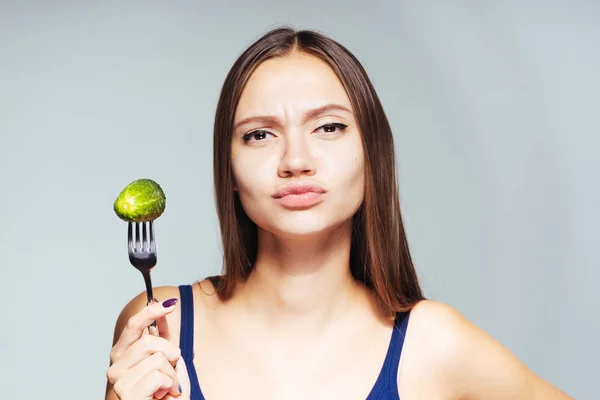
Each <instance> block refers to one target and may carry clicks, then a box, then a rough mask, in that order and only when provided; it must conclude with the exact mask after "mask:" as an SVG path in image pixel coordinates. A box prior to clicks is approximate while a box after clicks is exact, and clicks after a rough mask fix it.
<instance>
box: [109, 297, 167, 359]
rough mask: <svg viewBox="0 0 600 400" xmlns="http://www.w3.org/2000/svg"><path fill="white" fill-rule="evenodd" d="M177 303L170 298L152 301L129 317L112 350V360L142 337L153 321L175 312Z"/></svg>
mask: <svg viewBox="0 0 600 400" xmlns="http://www.w3.org/2000/svg"><path fill="white" fill-rule="evenodd" d="M176 303H177V299H169V300H167V301H164V302H163V303H152V304H150V305H148V306H146V307H144V308H142V309H141V310H140V311H139V312H138V313H137V314H135V315H133V316H132V317H131V318H129V320H128V321H127V325H126V326H125V328H124V329H123V332H121V336H120V337H119V340H118V341H117V343H115V345H114V346H113V349H112V351H111V361H114V360H115V359H117V358H119V357H120V356H121V354H123V353H124V352H125V351H126V350H127V349H128V348H129V346H131V345H132V344H133V343H134V342H135V341H137V340H138V339H139V338H140V337H142V335H143V334H144V331H145V330H146V328H147V327H148V326H149V325H150V324H151V323H152V321H156V320H157V319H160V318H161V317H164V316H166V315H167V314H169V313H171V312H173V310H175V304H176Z"/></svg>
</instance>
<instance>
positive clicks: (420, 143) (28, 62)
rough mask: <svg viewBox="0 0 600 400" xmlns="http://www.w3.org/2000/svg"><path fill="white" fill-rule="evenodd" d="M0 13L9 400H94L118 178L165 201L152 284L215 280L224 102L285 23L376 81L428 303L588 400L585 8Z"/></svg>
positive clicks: (99, 383)
mask: <svg viewBox="0 0 600 400" xmlns="http://www.w3.org/2000/svg"><path fill="white" fill-rule="evenodd" d="M0 4H1V6H0V171H1V172H0V183H1V186H0V188H1V190H2V196H1V198H0V205H1V207H0V235H1V240H0V266H1V268H2V278H1V280H0V289H1V290H2V292H1V293H2V304H3V311H2V313H3V314H4V315H3V318H2V321H3V322H2V324H1V325H0V326H1V328H0V363H1V364H0V365H1V366H2V367H1V368H2V371H0V380H1V382H0V383H1V384H0V388H1V391H2V397H3V398H17V397H19V395H20V394H21V395H24V398H41V397H44V398H61V399H66V398H69V399H79V398H83V396H84V394H85V396H84V397H86V398H101V397H102V396H103V393H104V384H105V375H104V374H105V371H106V368H107V367H108V353H109V351H110V347H111V338H112V331H113V326H114V322H115V319H116V317H117V315H118V313H119V311H120V310H121V308H122V307H123V305H124V304H125V303H126V302H127V301H129V299H131V298H132V297H133V296H134V295H136V294H137V293H139V292H140V291H142V290H143V282H142V277H141V275H140V274H139V273H138V272H137V271H136V270H134V269H133V267H131V266H130V265H129V264H128V260H127V252H126V241H125V240H126V224H125V223H124V222H122V221H120V220H119V219H118V218H117V217H116V216H115V215H114V213H113V211H112V204H113V201H114V199H115V198H116V196H117V194H118V193H119V192H120V190H121V189H122V188H123V187H124V186H125V185H126V184H128V183H129V182H131V181H132V180H134V179H137V178H140V177H149V178H152V179H155V180H156V181H158V182H159V183H160V184H161V185H162V186H163V188H164V189H165V191H166V193H167V197H168V204H167V210H166V211H165V214H164V215H163V216H162V217H161V218H160V219H159V220H158V221H157V223H156V225H157V226H156V228H157V240H158V250H159V265H158V266H157V268H156V269H155V271H154V272H153V278H154V283H155V285H178V284H182V283H192V282H193V281H195V280H197V279H201V278H202V277H204V276H206V275H207V274H211V273H215V272H218V271H219V268H220V256H219V251H220V250H219V249H220V247H219V242H218V226H217V223H216V217H215V211H214V205H213V197H212V131H211V129H212V122H213V115H214V111H215V105H216V101H217V96H218V93H219V89H220V86H221V84H222V81H223V79H224V77H225V74H226V73H227V70H228V69H229V67H230V65H231V64H232V63H233V61H234V60H235V58H236V57H237V56H238V55H239V54H240V52H241V51H242V50H243V49H244V48H245V47H246V46H248V45H249V44H250V43H251V42H252V41H253V40H254V39H256V38H257V37H258V36H260V35H261V34H262V33H264V32H266V31H267V30H268V29H270V28H272V27H274V26H277V25H279V24H281V23H290V24H292V25H293V26H295V27H298V28H312V29H318V30H321V31H323V32H325V33H326V34H328V35H330V36H332V37H333V38H335V39H337V40H339V41H340V42H341V43H343V44H344V45H346V46H347V47H348V48H349V49H350V50H351V51H353V52H354V53H355V54H356V56H357V57H359V59H360V60H361V61H362V62H363V63H364V66H365V67H366V69H367V71H368V73H369V74H370V76H371V78H372V80H373V82H374V85H375V87H376V89H377V90H378V93H379V95H380V97H381V99H382V101H383V104H384V106H385V109H386V112H387V113H388V116H389V119H390V121H391V124H392V126H393V130H394V133H395V138H396V148H397V155H398V170H399V174H400V175H399V176H400V188H401V203H402V207H403V213H404V216H405V219H406V228H407V231H408V235H409V240H410V243H411V246H412V251H413V255H414V257H415V261H416V264H417V267H418V271H419V275H420V277H421V279H422V284H423V286H424V288H425V290H426V293H427V295H428V296H429V297H431V298H433V299H436V300H440V301H444V302H448V303H449V304H451V305H452V306H454V307H456V308H457V309H458V310H459V311H461V312H462V313H463V314H464V315H466V316H467V317H468V318H469V319H470V320H471V321H473V322H474V323H476V324H477V325H479V326H480V327H482V328H483V329H485V330H486V331H487V332H489V333H490V334H491V335H493V336H494V337H495V338H497V339H498V340H499V341H501V342H502V343H503V344H504V345H505V346H506V347H508V348H509V349H510V350H511V351H513V352H514V353H515V354H516V355H517V356H518V357H519V358H520V359H521V360H522V361H524V362H525V363H526V364H527V365H528V366H530V367H531V368H532V369H533V370H534V371H535V372H537V373H538V374H540V375H541V376H543V377H544V378H546V379H548V380H549V381H551V382H552V383H554V384H555V385H557V386H559V387H561V388H562V389H564V390H566V391H567V392H569V393H570V394H571V395H573V396H575V397H577V398H582V399H592V398H598V397H597V396H598V394H597V393H598V390H597V383H598V377H597V373H598V359H599V358H600V351H599V345H598V339H599V338H600V324H599V321H598V317H599V314H598V310H597V308H598V306H599V305H600V294H599V293H598V290H597V289H596V287H597V282H598V280H599V279H600V275H599V273H598V270H597V269H594V267H598V266H599V262H598V252H597V251H596V249H597V244H598V243H599V241H600V237H599V235H598V229H597V227H598V222H600V218H599V217H600V213H599V211H598V206H599V205H600V189H599V186H598V184H599V182H600V172H599V171H600V160H599V157H598V156H597V151H598V145H600V139H598V128H599V127H600V118H599V114H600V113H599V111H598V105H599V101H598V93H599V91H600V78H599V74H598V71H599V67H600V62H599V61H600V50H599V49H600V40H599V38H600V6H599V2H595V1H562V2H559V1H555V2H547V1H516V0H515V1H502V2H500V1H498V2H491V1H399V2H391V1H390V2H383V1H369V2H363V1H338V2H323V3H321V2H318V1H303V2H299V1H291V0H284V1H260V2H258V1H255V2H251V3H249V2H242V1H237V2H232V1H223V2H220V3H217V2H212V1H211V2H208V1H206V2H200V1H196V2H191V1H186V2H183V1H143V2H135V3H133V2H114V1H103V2H95V3H92V2H82V1H79V2H75V1H71V2H67V1H53V2H50V1H47V2H33V1H8V2H7V1H2V2H1V3H0ZM19 398H22V397H19Z"/></svg>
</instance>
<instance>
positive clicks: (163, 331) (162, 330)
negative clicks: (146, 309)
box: [156, 298, 178, 342]
mask: <svg viewBox="0 0 600 400" xmlns="http://www.w3.org/2000/svg"><path fill="white" fill-rule="evenodd" d="M177 302H178V300H177V299H176V298H173V299H169V300H165V301H164V302H163V307H171V306H174V305H175V304H177ZM167 303H168V304H167ZM169 314H170V313H169ZM156 328H157V330H158V336H160V337H161V338H163V339H166V340H168V341H170V342H171V341H172V340H171V339H172V338H171V332H169V322H168V321H167V315H163V316H162V317H159V318H158V319H157V320H156Z"/></svg>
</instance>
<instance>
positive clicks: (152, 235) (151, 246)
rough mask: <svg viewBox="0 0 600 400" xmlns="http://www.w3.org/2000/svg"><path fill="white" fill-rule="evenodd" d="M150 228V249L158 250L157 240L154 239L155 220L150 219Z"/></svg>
mask: <svg viewBox="0 0 600 400" xmlns="http://www.w3.org/2000/svg"><path fill="white" fill-rule="evenodd" d="M148 226H149V228H150V251H152V252H155V251H156V241H155V240H154V221H150V223H149V224H148Z"/></svg>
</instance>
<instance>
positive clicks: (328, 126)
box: [317, 122, 348, 133]
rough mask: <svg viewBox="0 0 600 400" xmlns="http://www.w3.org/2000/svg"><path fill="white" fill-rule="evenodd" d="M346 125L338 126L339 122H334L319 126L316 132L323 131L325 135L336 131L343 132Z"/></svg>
mask: <svg viewBox="0 0 600 400" xmlns="http://www.w3.org/2000/svg"><path fill="white" fill-rule="evenodd" d="M347 127H348V125H344V124H340V123H339V122H334V123H331V124H325V125H321V126H320V127H319V128H317V130H321V129H322V130H323V132H325V133H336V131H343V130H344V129H346V128H347Z"/></svg>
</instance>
